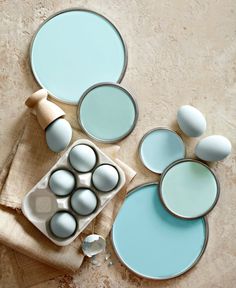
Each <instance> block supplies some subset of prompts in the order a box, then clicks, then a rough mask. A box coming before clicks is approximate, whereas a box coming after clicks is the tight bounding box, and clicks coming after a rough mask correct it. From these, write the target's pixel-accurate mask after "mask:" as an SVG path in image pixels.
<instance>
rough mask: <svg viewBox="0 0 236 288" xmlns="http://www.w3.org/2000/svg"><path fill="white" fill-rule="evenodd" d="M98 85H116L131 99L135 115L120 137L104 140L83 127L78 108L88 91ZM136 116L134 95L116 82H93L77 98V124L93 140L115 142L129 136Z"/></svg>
mask: <svg viewBox="0 0 236 288" xmlns="http://www.w3.org/2000/svg"><path fill="white" fill-rule="evenodd" d="M100 86H113V87H116V88H118V89H121V90H123V91H124V92H125V93H126V95H127V96H128V97H129V98H130V99H131V101H132V103H133V107H134V113H135V117H134V121H133V124H132V126H131V127H130V129H129V130H128V131H127V132H126V133H125V134H124V135H122V136H120V137H117V138H115V139H113V140H104V139H101V138H98V137H96V136H94V135H93V134H91V133H90V132H88V131H87V130H86V128H85V127H84V125H83V124H82V121H81V119H80V109H81V106H82V102H83V100H84V99H85V97H86V96H87V95H88V93H89V92H90V91H92V90H93V89H95V88H97V87H100ZM138 116H139V111H138V105H137V102H136V100H135V99H134V97H133V96H132V95H131V93H130V92H129V91H128V90H127V89H126V88H124V87H123V86H121V85H120V84H118V83H113V82H101V83H97V84H94V85H92V86H91V87H89V88H88V89H87V90H86V91H85V92H84V93H83V95H82V96H81V98H80V100H79V103H78V109H77V120H78V122H79V125H80V127H81V129H82V130H83V132H84V133H86V134H87V135H88V136H89V137H91V138H92V139H94V140H96V141H98V142H101V143H116V142H119V141H121V140H123V139H124V138H126V137H127V136H129V135H130V134H131V133H132V131H133V130H134V128H135V126H136V124H137V121H138Z"/></svg>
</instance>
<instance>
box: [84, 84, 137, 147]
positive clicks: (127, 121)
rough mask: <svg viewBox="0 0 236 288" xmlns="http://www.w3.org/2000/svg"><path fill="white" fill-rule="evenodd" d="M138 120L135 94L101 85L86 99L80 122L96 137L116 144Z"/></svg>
mask: <svg viewBox="0 0 236 288" xmlns="http://www.w3.org/2000/svg"><path fill="white" fill-rule="evenodd" d="M137 117H138V111H137V105H136V103H135V101H134V99H133V97H132V96H131V94H130V93H129V92H128V91H127V90H126V89H124V88H123V87H121V86H120V85H117V84H114V83H100V84H97V85H94V86H92V87H91V88H89V89H88V90H87V91H86V92H85V93H84V95H83V96H82V98H81V100H80V102H79V108H78V120H79V123H80V125H81V127H82V129H83V130H84V131H85V132H86V133H87V134H88V135H89V136H90V137H92V138H94V139H96V140H98V141H102V142H107V143H113V142H117V141H119V140H121V139H123V138H125V137H126V136H127V135H129V134H130V133H131V132H132V130H133V129H134V127H135V124H136V121H137Z"/></svg>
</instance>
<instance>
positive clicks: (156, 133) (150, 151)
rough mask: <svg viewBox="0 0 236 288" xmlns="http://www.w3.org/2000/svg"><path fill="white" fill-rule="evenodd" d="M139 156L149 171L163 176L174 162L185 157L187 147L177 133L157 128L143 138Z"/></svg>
mask: <svg viewBox="0 0 236 288" xmlns="http://www.w3.org/2000/svg"><path fill="white" fill-rule="evenodd" d="M139 155H140V158H141V161H142V162H143V164H144V165H145V166H146V167H147V168H148V169H149V170H151V171H152V172H154V173H158V174H161V173H162V172H163V171H164V169H165V168H166V167H167V166H168V165H170V164H171V163H172V162H174V161H176V160H179V159H182V158H184V157H185V145H184V142H183V140H182V139H181V137H180V136H179V135H178V134H177V133H176V132H174V131H172V130H170V129H167V128H156V129H153V130H150V131H149V132H147V133H146V134H145V135H144V136H143V138H142V140H141V142H140V145H139Z"/></svg>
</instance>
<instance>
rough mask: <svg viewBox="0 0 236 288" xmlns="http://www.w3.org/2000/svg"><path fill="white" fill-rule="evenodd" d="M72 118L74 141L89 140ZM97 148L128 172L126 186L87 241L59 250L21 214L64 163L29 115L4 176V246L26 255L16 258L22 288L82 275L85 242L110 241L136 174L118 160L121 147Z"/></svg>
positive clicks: (0, 236) (0, 231)
mask: <svg viewBox="0 0 236 288" xmlns="http://www.w3.org/2000/svg"><path fill="white" fill-rule="evenodd" d="M70 115H72V116H70ZM73 115H75V113H69V117H67V119H68V118H69V119H68V120H69V121H70V123H75V127H73V141H75V140H76V139H78V138H80V139H81V138H86V137H85V135H84V134H82V132H81V131H79V130H78V125H77V124H76V119H73V117H74V116H73ZM70 117H71V118H70ZM76 127H77V128H76ZM99 147H100V148H101V149H102V150H103V151H104V152H105V153H107V154H108V155H109V156H110V157H112V158H113V160H115V161H116V162H117V163H118V165H120V167H121V168H122V169H123V170H124V172H125V174H126V180H127V181H126V185H125V187H124V188H123V189H122V190H121V191H120V192H119V193H118V194H117V195H116V196H115V197H114V198H113V199H112V201H111V202H110V203H109V204H108V205H107V206H106V207H105V208H104V210H103V211H102V212H101V213H100V214H99V215H98V216H97V217H96V219H95V220H94V221H93V222H92V223H91V224H90V225H89V226H88V227H87V228H86V230H85V231H84V233H83V235H81V236H80V237H78V238H77V239H76V240H75V241H73V242H72V243H71V244H70V245H68V246H65V247H59V246H56V245H55V244H53V243H52V242H51V241H50V240H49V239H47V238H46V237H45V236H44V235H43V234H42V233H41V232H40V231H39V230H38V229H37V228H36V227H34V226H33V224H31V223H30V222H29V221H28V220H27V219H26V218H25V217H24V215H23V214H22V213H21V210H20V208H21V203H22V199H23V197H24V195H25V194H26V193H27V192H28V191H29V190H30V189H31V188H32V187H33V186H34V185H35V184H36V183H37V182H38V181H39V180H40V179H41V177H42V176H43V175H44V174H45V173H46V172H47V171H48V170H49V168H50V167H51V166H52V165H53V164H54V163H55V162H56V161H57V159H58V158H59V157H60V155H58V154H55V153H53V152H51V151H50V150H49V149H48V148H47V146H46V143H45V133H44V131H43V130H42V129H41V128H40V127H39V124H38V122H37V120H36V118H35V116H34V115H32V114H30V115H28V119H27V121H26V125H25V127H24V129H23V131H22V133H21V135H20V137H19V139H18V141H17V143H16V145H15V147H14V149H13V151H12V153H11V155H10V156H9V158H8V160H7V162H6V164H5V166H4V168H3V169H2V171H1V174H0V204H1V205H0V242H1V243H3V244H5V245H6V246H9V247H11V248H12V249H14V250H16V251H18V252H20V253H22V254H24V255H22V254H20V253H15V258H16V263H17V264H18V267H19V268H20V270H21V271H20V273H18V274H19V277H20V278H21V279H20V281H21V283H22V285H21V287H27V286H31V285H33V284H36V283H39V282H41V281H45V280H47V279H50V278H53V277H55V276H57V275H60V274H64V273H66V272H73V271H76V270H78V269H79V268H80V266H81V264H82V262H83V259H84V256H83V255H82V253H81V251H80V245H81V238H82V237H84V236H85V235H86V234H90V233H97V234H100V235H103V236H104V237H107V236H108V234H109V232H110V229H111V226H112V223H113V221H114V219H115V216H116V215H117V212H118V210H119V208H120V206H121V204H122V202H123V200H124V198H125V195H126V190H127V185H128V183H129V182H130V181H131V180H132V178H133V177H134V176H135V174H136V173H135V172H134V171H133V170H132V169H131V168H130V167H128V166H127V165H125V164H124V163H123V162H121V161H120V160H118V159H116V155H117V152H118V150H119V146H116V145H109V146H105V145H102V146H101V145H99ZM29 257H30V258H29ZM38 261H40V262H41V263H40V262H38ZM42 263H43V264H42ZM45 264H46V265H45ZM47 265H50V266H52V267H54V268H51V267H48V266H47ZM55 268H56V269H55ZM57 269H59V270H57ZM60 269H61V271H60Z"/></svg>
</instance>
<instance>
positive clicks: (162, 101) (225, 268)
mask: <svg viewBox="0 0 236 288" xmlns="http://www.w3.org/2000/svg"><path fill="white" fill-rule="evenodd" d="M68 7H83V8H89V9H93V10H95V11H97V12H100V13H102V14H104V15H105V16H107V17H108V18H109V19H110V20H111V21H112V22H113V23H115V24H116V25H117V26H118V28H119V30H120V31H121V33H122V34H123V36H124V38H125V40H126V42H127V46H128V53H129V62H128V69H127V72H126V75H125V78H124V80H123V81H122V85H124V86H125V87H126V88H128V89H129V90H130V91H131V92H132V93H133V95H134V96H135V98H136V99H137V102H138V105H139V109H140V116H139V121H138V124H137V127H136V129H135V130H134V132H133V133H132V134H131V135H130V136H129V137H128V138H127V139H125V140H124V141H122V142H121V143H120V145H121V152H120V154H121V155H120V157H121V159H122V160H125V161H126V162H127V163H128V164H129V165H131V166H132V167H133V168H135V169H136V170H137V171H138V175H137V177H136V179H135V181H134V183H133V186H136V185H137V184H140V183H143V182H147V181H153V180H158V177H157V176H156V175H155V174H152V173H151V172H149V171H148V170H146V169H145V168H144V167H143V166H142V165H141V163H140V161H139V160H138V158H137V144H138V141H139V140H140V138H141V137H142V135H143V134H144V133H145V132H146V131H148V130H149V129H151V128H154V127H157V126H168V127H172V128H176V124H175V119H176V111H177V109H178V107H179V106H180V105H182V104H192V105H194V106H196V107H198V108H199V109H200V110H201V111H202V112H203V113H204V114H205V115H206V118H207V123H208V128H207V131H206V133H205V136H206V135H211V134H223V135H225V136H227V137H228V138H229V139H230V140H231V142H232V144H233V146H234V150H233V153H232V155H231V156H230V157H229V158H228V159H226V160H225V161H223V162H221V163H217V164H214V165H213V169H214V171H215V172H216V174H217V175H218V176H219V180H220V183H221V196H220V199H219V202H218V205H217V207H216V208H215V209H214V210H213V211H212V213H211V214H210V216H209V225H210V238H209V243H208V247H207V249H206V252H205V254H204V256H203V258H202V259H201V261H200V262H199V264H198V265H197V266H196V267H195V268H194V269H192V270H191V271H190V272H188V273H186V274H185V275H183V276H181V277H179V278H177V279H173V280H169V281H165V282H155V281H148V280H144V279H141V278H139V277H137V276H135V275H134V274H132V273H131V272H129V271H128V270H127V269H126V268H125V267H124V266H122V265H121V264H120V263H119V261H118V260H117V259H116V257H115V255H112V259H113V260H114V265H113V266H111V267H108V266H107V264H103V265H102V266H101V267H99V268H97V267H94V266H93V265H91V264H89V263H88V262H87V263H84V265H83V267H82V268H81V270H80V272H79V273H77V274H76V275H74V276H73V278H72V277H69V276H68V277H67V278H66V279H67V280H65V279H64V278H63V280H62V279H61V278H58V279H55V280H51V281H49V282H46V283H44V284H40V285H37V287H42V288H44V287H51V288H54V287H80V288H90V287H91V288H94V287H108V288H109V287H111V288H113V287H124V288H126V287H127V288H133V287H142V288H145V287H176V288H177V287H178V288H179V287H181V288H185V287H192V288H193V287H194V288H195V287H196V288H197V287H202V288H203V287H204V288H205V287H207V288H208V287H209V288H210V287H214V288H216V287H217V288H219V287H224V288H227V287H229V288H232V287H234V286H235V285H236V284H235V283H236V273H235V271H236V228H235V227H236V191H235V190H236V189H235V186H236V177H235V175H236V154H235V147H236V133H235V132H236V131H235V130H236V2H235V1H234V0H221V1H214V0H208V1H192V0H191V1H190V0H185V1H184V0H182V1H180V0H176V1H171V0H170V1H168V0H163V1H159V0H139V1H138V0H136V1H134V0H123V1H118V0H117V1H116V0H113V1H112V0H103V1H102V0H94V1H56V0H53V1H33V0H31V1H17V0H9V1H4V0H1V1H0V13H1V15H0V19H1V27H0V29H1V46H0V47H1V51H0V61H1V62H0V63H1V65H0V69H1V75H0V76H1V80H0V90H1V91H0V143H1V149H0V167H1V166H2V165H3V163H4V161H5V159H6V157H7V155H8V153H9V152H10V150H11V148H12V146H13V144H14V141H15V140H16V138H17V136H18V132H19V130H20V128H21V127H22V125H23V119H24V114H25V112H26V109H25V107H24V105H23V102H24V100H25V98H26V97H27V96H28V95H29V94H31V93H32V92H33V91H35V90H36V89H37V88H38V86H37V84H36V82H35V81H34V79H33V77H32V75H31V72H30V67H29V64H28V46H29V43H30V39H31V37H32V35H33V33H34V31H35V30H36V29H37V27H38V25H39V24H40V23H41V22H42V21H43V20H44V19H46V18H47V17H48V16H49V15H51V14H52V13H54V12H56V11H58V10H60V9H64V8H68ZM73 125H77V124H76V123H73ZM184 139H185V140H186V143H187V154H188V156H190V157H192V156H193V148H194V145H195V144H196V142H197V141H198V139H186V138H185V137H184ZM0 221H1V219H0ZM6 225H7V223H6ZM11 257H12V253H11V250H10V249H9V248H6V247H4V246H0V287H18V286H16V280H15V275H14V274H13V267H11ZM35 287H36V286H35Z"/></svg>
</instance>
